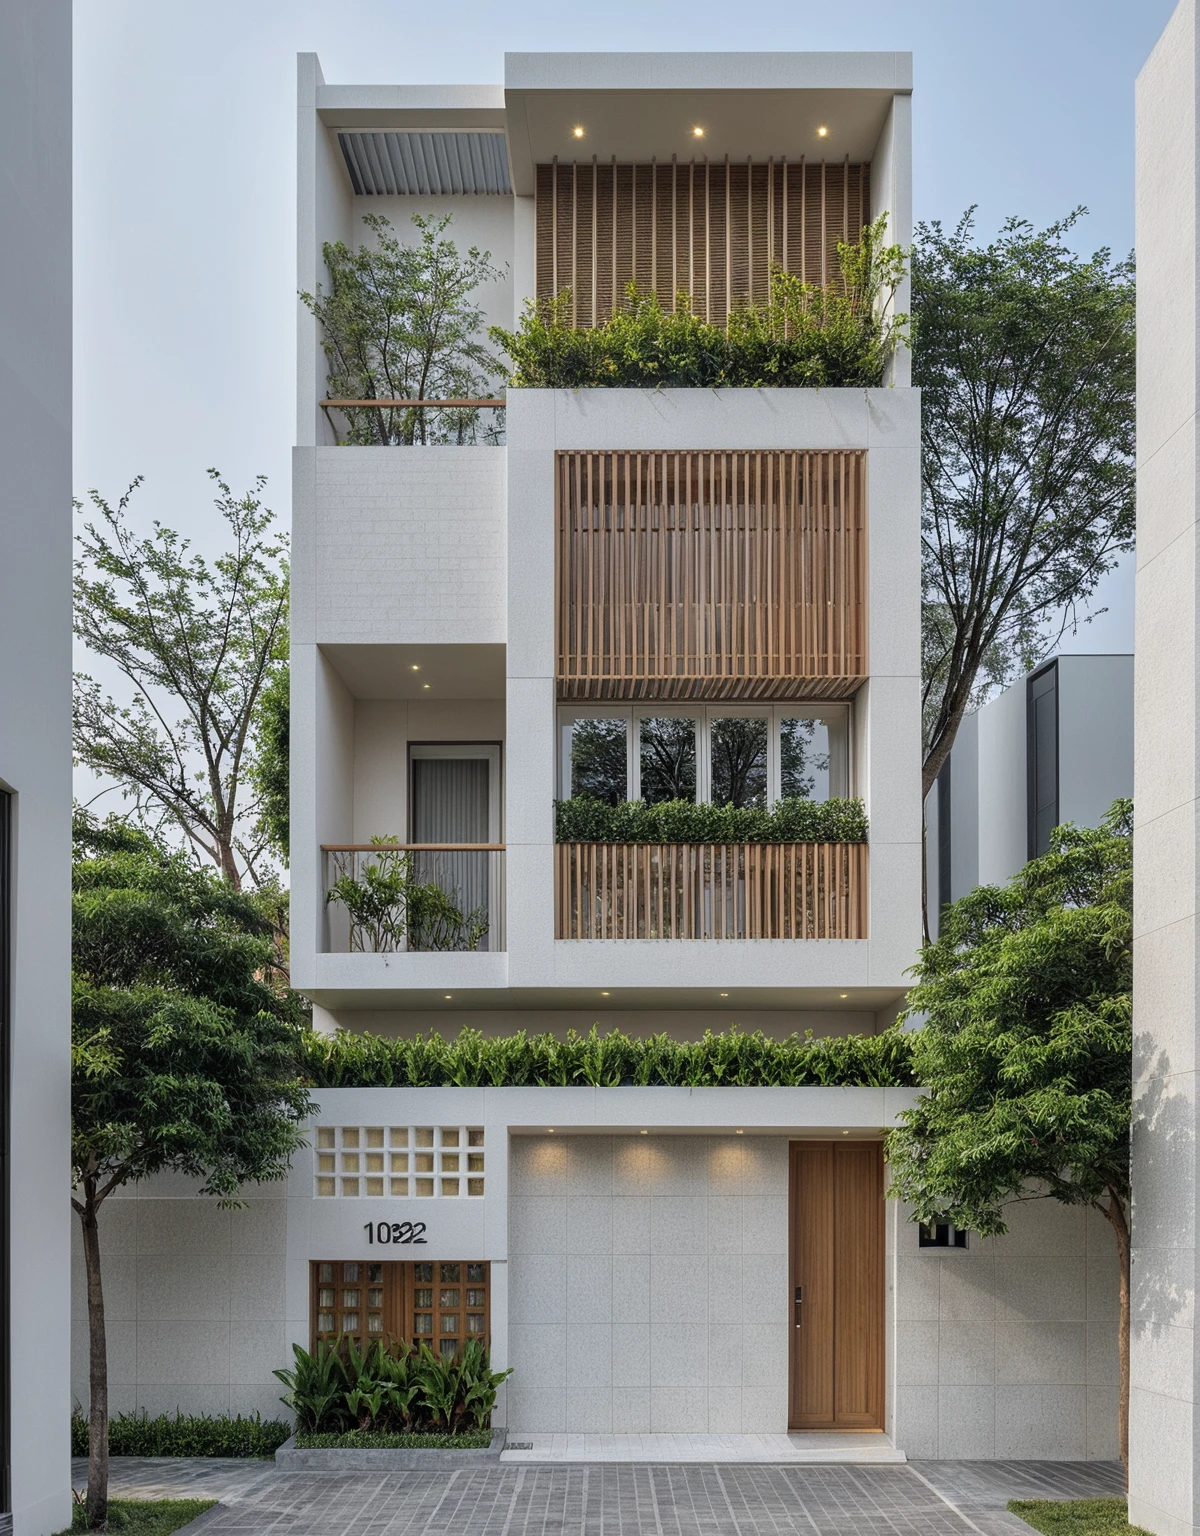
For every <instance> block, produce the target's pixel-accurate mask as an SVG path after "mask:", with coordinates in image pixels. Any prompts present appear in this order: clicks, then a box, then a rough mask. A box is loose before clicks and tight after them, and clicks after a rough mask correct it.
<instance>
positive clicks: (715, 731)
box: [709, 716, 769, 810]
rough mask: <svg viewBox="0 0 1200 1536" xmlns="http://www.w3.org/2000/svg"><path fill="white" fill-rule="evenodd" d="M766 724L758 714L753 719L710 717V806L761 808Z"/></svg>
mask: <svg viewBox="0 0 1200 1536" xmlns="http://www.w3.org/2000/svg"><path fill="white" fill-rule="evenodd" d="M768 724H769V722H768V721H767V719H766V718H765V717H762V716H760V717H759V718H757V719H754V718H747V717H744V716H743V717H738V716H730V717H728V718H726V719H711V718H710V720H709V740H710V743H711V752H712V757H711V759H710V762H711V765H712V803H713V804H714V805H736V806H738V807H739V808H741V807H746V806H753V807H755V808H756V809H759V810H761V809H765V807H766V804H767V734H768V732H767V727H768Z"/></svg>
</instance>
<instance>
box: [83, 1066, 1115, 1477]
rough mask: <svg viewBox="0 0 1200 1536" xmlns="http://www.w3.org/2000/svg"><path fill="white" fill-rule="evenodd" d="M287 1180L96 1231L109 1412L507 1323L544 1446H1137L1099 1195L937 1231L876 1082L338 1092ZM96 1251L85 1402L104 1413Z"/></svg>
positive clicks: (182, 1198) (223, 1402) (193, 1198)
mask: <svg viewBox="0 0 1200 1536" xmlns="http://www.w3.org/2000/svg"><path fill="white" fill-rule="evenodd" d="M317 1099H318V1109H317V1113H316V1114H315V1116H314V1119H313V1123H312V1128H311V1135H310V1138H309V1140H310V1145H309V1147H307V1148H306V1149H305V1150H304V1151H303V1152H302V1153H301V1154H300V1155H299V1156H298V1157H297V1158H296V1160H295V1164H294V1167H293V1170H292V1173H291V1176H290V1178H289V1179H288V1180H287V1181H286V1183H284V1184H281V1185H277V1186H265V1187H263V1186H260V1187H258V1188H257V1189H255V1190H252V1191H249V1192H247V1199H246V1204H245V1206H244V1207H243V1208H242V1209H240V1210H235V1211H222V1210H220V1209H219V1208H218V1207H217V1205H216V1203H215V1202H212V1201H208V1200H204V1199H201V1198H199V1197H198V1196H197V1195H196V1194H195V1192H194V1190H193V1189H192V1188H191V1187H190V1186H189V1185H187V1184H186V1183H185V1182H184V1181H182V1180H180V1181H174V1180H166V1179H162V1180H157V1181H155V1182H154V1183H152V1184H147V1185H145V1186H143V1187H141V1188H140V1189H138V1190H136V1191H132V1192H130V1193H129V1194H127V1195H123V1196H120V1197H116V1198H114V1199H113V1200H111V1201H110V1202H109V1206H108V1209H107V1211H106V1213H105V1217H104V1220H103V1223H102V1244H103V1267H104V1274H105V1280H106V1299H107V1312H108V1338H109V1371H110V1382H111V1387H110V1400H111V1403H112V1407H113V1409H114V1411H120V1410H122V1409H134V1408H144V1409H145V1410H146V1411H148V1412H150V1413H157V1412H174V1411H175V1410H176V1409H177V1408H178V1409H180V1410H183V1411H185V1412H208V1413H234V1412H242V1413H246V1412H259V1413H262V1414H263V1415H264V1416H268V1417H274V1416H278V1415H280V1414H281V1413H283V1412H284V1410H283V1409H282V1408H281V1406H280V1404H279V1392H280V1390H281V1389H280V1387H279V1384H278V1382H277V1381H276V1380H275V1379H274V1377H273V1375H272V1373H273V1371H274V1370H275V1369H276V1368H277V1367H279V1366H282V1365H285V1364H286V1363H287V1361H288V1359H289V1357H290V1353H291V1345H292V1343H293V1342H298V1343H301V1344H303V1345H305V1346H306V1347H311V1346H312V1344H313V1343H314V1341H315V1340H317V1339H319V1338H322V1337H327V1338H333V1337H336V1336H337V1335H338V1334H340V1333H349V1334H353V1335H355V1336H356V1337H359V1338H361V1339H362V1340H365V1341H369V1340H371V1339H373V1338H386V1337H393V1336H399V1337H404V1338H416V1339H423V1340H425V1341H427V1342H428V1343H429V1344H430V1346H431V1347H432V1348H434V1349H438V1350H441V1351H444V1352H452V1351H453V1350H454V1349H455V1348H457V1347H459V1346H460V1345H461V1343H462V1342H463V1341H464V1340H466V1339H469V1338H472V1337H484V1338H486V1339H488V1341H489V1342H490V1345H491V1349H492V1354H493V1359H494V1361H495V1363H496V1364H497V1365H498V1366H511V1367H512V1371H513V1374H512V1376H511V1378H510V1380H509V1382H508V1385H507V1387H506V1389H505V1390H504V1392H503V1393H502V1398H501V1402H500V1405H499V1408H498V1414H497V1417H498V1419H499V1421H500V1422H502V1423H504V1424H505V1425H506V1426H507V1427H508V1430H509V1435H510V1438H518V1437H519V1436H520V1435H521V1434H523V1433H524V1434H538V1435H544V1434H562V1433H576V1434H595V1433H613V1434H636V1433H646V1434H660V1433H672V1434H684V1433H734V1434H736V1433H742V1434H753V1433H766V1434H778V1433H783V1432H786V1431H789V1430H791V1431H806V1430H807V1431H814V1432H822V1431H826V1432H828V1431H830V1430H835V1431H837V1430H841V1431H845V1430H856V1431H864V1432H871V1431H884V1432H885V1433H887V1434H888V1435H890V1436H891V1438H892V1441H893V1442H894V1444H895V1445H896V1447H897V1448H898V1449H900V1450H902V1451H904V1452H905V1453H906V1454H907V1455H908V1456H909V1457H924V1458H943V1459H991V1458H999V1459H1045V1458H1052V1459H1060V1460H1111V1459H1112V1458H1114V1457H1115V1455H1116V1417H1117V1385H1116V1383H1117V1353H1116V1313H1117V1273H1116V1256H1115V1249H1114V1245H1113V1241H1112V1236H1111V1232H1110V1230H1109V1229H1108V1227H1107V1224H1106V1223H1104V1222H1103V1220H1102V1219H1101V1218H1100V1217H1099V1216H1098V1215H1096V1214H1095V1213H1090V1212H1086V1211H1083V1210H1071V1209H1066V1208H1064V1207H1061V1206H1059V1205H1057V1204H1054V1203H1051V1202H1041V1201H1038V1202H1032V1203H1029V1204H1025V1205H1022V1206H1020V1207H1017V1208H1015V1209H1014V1211H1013V1212H1012V1222H1011V1231H1010V1233H1009V1234H1008V1235H1007V1236H1006V1237H1004V1238H1000V1239H988V1240H981V1239H978V1238H976V1237H974V1236H970V1237H968V1239H967V1242H966V1246H965V1247H961V1246H958V1241H959V1240H958V1239H957V1238H956V1235H955V1234H954V1233H953V1232H952V1231H948V1230H945V1229H942V1230H939V1231H934V1232H924V1233H923V1232H922V1231H921V1229H919V1228H918V1227H917V1226H916V1225H914V1224H913V1223H911V1222H910V1221H909V1220H908V1212H907V1211H906V1210H905V1209H904V1208H903V1207H900V1206H898V1205H896V1203H895V1202H890V1201H886V1200H885V1198H884V1188H885V1184H886V1172H885V1169H884V1164H883V1155H882V1135H883V1133H884V1132H885V1130H886V1129H887V1127H888V1126H890V1125H891V1124H892V1123H894V1121H895V1117H896V1115H897V1114H898V1113H899V1112H900V1111H901V1110H902V1109H903V1108H904V1107H906V1105H907V1104H908V1103H910V1102H911V1094H910V1093H909V1092H907V1091H905V1090H894V1089H876V1088H846V1089H835V1088H705V1089H687V1088H600V1089H590V1088H530V1089H523V1088H444V1089H442V1088H439V1089H399V1088H364V1089H336V1090H322V1091H321V1092H320V1093H319V1094H318V1095H317ZM81 1270H82V1266H81V1263H80V1260H79V1256H78V1254H77V1255H76V1262H75V1275H74V1282H75V1306H74V1325H73V1357H74V1381H73V1387H74V1393H75V1396H76V1399H77V1400H78V1401H79V1402H80V1403H81V1404H83V1403H86V1397H87V1375H86V1363H87V1343H86V1321H85V1319H86V1312H85V1307H84V1292H83V1285H82V1273H81Z"/></svg>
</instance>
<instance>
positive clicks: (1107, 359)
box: [912, 208, 1134, 793]
mask: <svg viewBox="0 0 1200 1536" xmlns="http://www.w3.org/2000/svg"><path fill="white" fill-rule="evenodd" d="M1084 211H1085V210H1083V209H1082V208H1081V209H1077V210H1076V211H1075V212H1074V213H1072V214H1071V215H1070V216H1069V217H1067V218H1065V219H1063V220H1061V221H1060V222H1059V223H1057V224H1051V225H1050V226H1049V227H1048V228H1047V229H1044V230H1034V228H1033V226H1032V225H1030V224H1029V223H1027V222H1026V221H1024V220H1023V219H1009V220H1008V222H1007V223H1006V224H1005V225H1004V226H1003V228H1002V229H1001V230H1000V233H999V234H998V235H997V236H996V238H995V239H994V240H992V241H991V242H990V243H988V244H986V245H984V244H978V243H977V242H976V238H975V231H974V224H973V215H974V210H968V212H967V213H966V214H965V215H964V216H963V218H962V219H961V220H960V221H959V223H958V225H957V226H956V228H955V229H953V230H952V231H950V232H949V233H947V232H946V231H945V230H943V228H942V226H941V225H940V224H939V223H936V222H935V223H931V224H920V225H918V227H917V238H916V242H915V245H914V247H913V260H912V282H913V314H914V324H915V328H916V346H915V350H914V355H913V383H914V384H916V385H918V386H919V387H920V389H921V433H922V452H921V473H922V500H923V523H922V526H923V570H922V576H923V596H924V604H925V615H924V626H923V627H924V636H923V639H924V645H923V651H924V663H923V665H924V699H923V702H924V714H925V726H926V760H925V773H924V777H925V792H926V793H928V791H929V788H930V785H931V784H932V782H933V780H934V779H935V778H936V776H937V773H938V770H939V769H940V767H941V764H942V762H944V760H945V757H946V754H947V753H948V752H949V750H950V747H951V746H952V745H953V742H954V736H955V733H956V732H957V730H958V725H959V722H960V721H961V719H962V717H963V714H964V712H965V711H966V710H968V709H970V708H974V707H975V706H976V705H977V704H978V703H980V702H982V700H983V698H984V697H986V694H987V692H988V691H989V690H990V689H991V688H992V687H994V686H996V685H997V684H998V683H1004V682H1007V681H1008V680H1009V679H1010V678H1011V677H1012V676H1013V675H1014V673H1016V672H1020V671H1024V670H1027V669H1028V668H1029V667H1031V666H1032V665H1033V664H1034V663H1035V662H1036V661H1037V660H1038V659H1040V658H1041V657H1042V656H1044V655H1045V654H1047V652H1048V651H1049V650H1050V649H1051V648H1052V647H1053V645H1054V643H1055V641H1056V640H1057V638H1058V636H1059V635H1060V634H1061V633H1062V630H1063V629H1064V628H1069V627H1073V626H1074V623H1075V620H1076V609H1077V607H1078V605H1080V604H1085V605H1086V603H1087V602H1088V600H1089V599H1090V598H1091V597H1092V595H1093V594H1094V592H1095V590H1096V587H1097V584H1098V582H1099V581H1100V579H1101V577H1102V576H1103V575H1104V573H1105V571H1107V570H1109V569H1111V568H1112V566H1113V565H1115V563H1116V561H1117V559H1118V558H1119V557H1120V555H1121V554H1122V553H1124V552H1126V551H1128V550H1130V549H1132V548H1133V535H1134V461H1133V454H1134V277H1133V263H1132V259H1128V260H1125V261H1113V260H1112V259H1111V256H1110V253H1109V252H1108V251H1107V250H1101V251H1097V252H1096V254H1095V255H1094V256H1091V257H1089V258H1084V257H1080V256H1078V255H1076V254H1075V252H1074V251H1072V250H1071V249H1070V248H1069V247H1068V246H1067V244H1066V243H1065V242H1066V237H1067V236H1068V234H1069V233H1070V231H1071V230H1072V228H1073V227H1074V225H1075V223H1076V222H1077V220H1078V219H1079V217H1080V216H1081V215H1082V214H1083V212H1084Z"/></svg>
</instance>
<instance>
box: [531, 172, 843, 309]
mask: <svg viewBox="0 0 1200 1536" xmlns="http://www.w3.org/2000/svg"><path fill="white" fill-rule="evenodd" d="M869 218H870V166H869V165H851V164H850V163H849V161H840V162H834V163H828V162H825V161H816V162H811V163H810V162H807V161H804V160H800V161H797V162H793V163H790V164H789V163H788V162H786V161H783V160H780V161H775V160H770V161H767V162H765V163H759V164H754V163H752V162H743V163H740V164H734V163H733V162H731V161H728V160H725V161H717V162H709V161H706V160H702V161H699V162H697V161H695V160H693V161H690V162H688V163H687V164H680V163H679V162H678V161H675V160H672V161H668V162H666V163H663V164H659V163H658V162H654V163H652V164H650V165H617V164H616V163H615V162H609V163H607V164H604V163H601V162H598V161H596V160H592V161H588V162H583V163H578V162H576V163H572V164H562V163H559V162H558V161H555V162H554V163H553V164H551V165H539V166H538V169H537V199H536V248H537V272H536V292H537V296H538V298H540V299H545V298H550V297H551V296H552V295H554V294H557V293H560V292H561V291H562V290H563V289H564V288H569V289H570V291H571V319H572V323H573V324H575V325H583V326H591V325H596V324H598V323H600V322H602V321H604V320H607V319H608V318H609V317H610V316H611V314H612V312H613V308H614V305H615V304H617V303H619V302H620V301H622V300H623V299H624V297H625V292H626V289H627V287H628V285H629V284H630V283H631V282H633V283H636V284H637V287H638V290H639V292H641V293H650V292H653V293H655V294H657V295H658V298H659V300H660V302H661V303H662V304H663V305H664V306H665V307H666V308H668V309H670V308H673V307H674V304H675V296H676V294H679V293H685V294H688V295H690V297H691V300H692V308H693V310H694V311H695V313H696V314H698V315H700V316H701V317H702V318H704V319H705V320H710V321H712V322H713V324H715V325H724V324H725V322H726V320H727V318H728V316H729V313H730V310H731V309H737V308H740V307H743V306H744V305H745V304H747V303H748V302H755V303H761V302H763V301H764V300H765V299H766V298H767V296H768V288H769V279H770V274H771V272H772V271H773V270H774V269H775V268H777V267H778V268H782V269H783V270H784V271H785V272H794V273H796V275H797V276H798V277H800V278H801V279H802V281H804V282H809V283H827V282H837V281H839V279H840V270H839V267H838V260H837V247H838V241H839V240H844V241H853V240H857V238H858V236H859V235H860V233H861V232H862V228H863V226H864V225H865V224H866V223H867V222H868V220H869Z"/></svg>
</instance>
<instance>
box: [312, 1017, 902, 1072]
mask: <svg viewBox="0 0 1200 1536" xmlns="http://www.w3.org/2000/svg"><path fill="white" fill-rule="evenodd" d="M912 1042H913V1036H912V1035H908V1034H902V1033H900V1032H899V1031H898V1030H889V1031H888V1032H887V1033H885V1034H881V1035H834V1036H830V1037H829V1038H827V1039H815V1038H814V1037H813V1036H812V1034H811V1033H809V1032H806V1033H805V1034H803V1035H790V1036H789V1037H788V1038H787V1039H784V1040H773V1039H770V1038H769V1037H768V1036H766V1035H764V1034H762V1033H761V1032H760V1031H758V1030H755V1031H752V1032H748V1031H745V1030H741V1029H739V1028H737V1027H736V1025H735V1026H734V1027H732V1028H730V1029H728V1030H722V1031H721V1032H720V1033H716V1034H714V1033H713V1032H712V1031H710V1030H706V1031H705V1033H704V1035H703V1037H702V1038H701V1039H699V1040H694V1041H685V1040H672V1039H670V1038H669V1037H668V1036H667V1035H665V1034H663V1035H649V1036H647V1037H645V1038H644V1039H632V1038H630V1036H628V1035H623V1034H621V1033H620V1032H619V1031H618V1030H611V1031H609V1032H608V1033H607V1034H601V1033H600V1031H599V1028H598V1027H597V1026H596V1025H593V1026H592V1028H591V1029H590V1030H589V1031H588V1032H587V1034H578V1033H576V1031H574V1030H569V1031H568V1032H567V1036H566V1038H565V1039H564V1040H559V1039H557V1038H556V1037H555V1036H554V1035H551V1034H538V1035H529V1034H526V1033H525V1031H524V1030H521V1031H519V1032H518V1033H516V1034H513V1035H500V1036H495V1037H492V1038H485V1037H484V1036H483V1035H481V1034H480V1033H479V1032H478V1031H477V1030H473V1029H464V1030H463V1031H462V1032H461V1033H460V1034H459V1035H458V1036H457V1037H456V1038H455V1039H452V1040H446V1039H443V1038H442V1037H441V1036H440V1035H416V1036H414V1037H413V1038H412V1039H408V1040H402V1039H394V1038H391V1037H385V1036H382V1035H370V1034H341V1033H339V1034H336V1035H331V1036H327V1035H309V1036H307V1037H306V1051H307V1072H308V1078H309V1081H310V1082H311V1083H312V1084H313V1085H314V1086H315V1087H318V1088H441V1087H459V1088H487V1087H501V1088H542V1087H571V1086H582V1087H592V1088H597V1087H601V1088H607V1087H619V1086H622V1085H625V1086H635V1087H657V1086H668V1087H679V1086H683V1087H689V1088H716V1087H721V1086H723V1085H733V1086H735V1087H785V1088H801V1087H826V1088H829V1087H837V1088H845V1087H903V1086H907V1085H909V1084H911V1083H913V1082H914V1081H915V1079H914V1077H913V1072H912Z"/></svg>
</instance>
